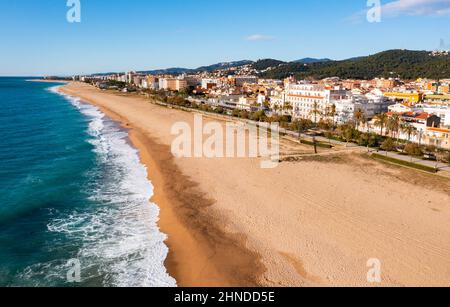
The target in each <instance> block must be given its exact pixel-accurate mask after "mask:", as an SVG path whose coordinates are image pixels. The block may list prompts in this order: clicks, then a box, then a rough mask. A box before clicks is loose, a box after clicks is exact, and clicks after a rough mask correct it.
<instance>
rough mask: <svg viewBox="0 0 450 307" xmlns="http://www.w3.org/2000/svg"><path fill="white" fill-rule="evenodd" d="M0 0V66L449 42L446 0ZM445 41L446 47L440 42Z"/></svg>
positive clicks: (88, 68)
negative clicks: (77, 18)
mask: <svg viewBox="0 0 450 307" xmlns="http://www.w3.org/2000/svg"><path fill="white" fill-rule="evenodd" d="M66 2H67V1H66V0H38V1H37V0H1V1H0V40H1V47H2V48H1V50H2V51H1V55H2V56H1V57H0V75H23V76H25V75H26V76H31V75H53V74H58V75H66V74H83V73H94V72H108V71H125V70H144V69H156V68H167V67H191V68H193V67H198V66H202V65H207V64H213V63H217V62H222V61H235V60H243V59H249V60H257V59H260V58H276V59H281V60H285V61H289V60H296V59H299V58H303V57H329V58H333V59H344V58H349V57H354V56H360V55H367V54H373V53H376V52H379V51H382V50H386V49H393V48H402V49H415V50H424V49H426V50H433V49H436V48H438V47H439V44H440V40H441V39H443V40H444V41H445V42H446V44H449V45H450V0H397V1H393V0H385V1H383V0H382V1H381V3H382V4H383V10H382V20H381V22H380V23H369V22H367V20H366V18H365V14H366V13H365V12H366V11H367V0H339V1H335V0H322V1H317V0H302V1H298V0H279V1H273V0H271V1H269V0H259V1H256V0H255V1H254V0H226V1H225V0H223V1H211V0H207V1H205V0H172V1H152V0H81V23H72V24H71V23H68V22H67V19H66V13H67V11H68V8H67V6H66ZM448 49H450V47H449V48H448Z"/></svg>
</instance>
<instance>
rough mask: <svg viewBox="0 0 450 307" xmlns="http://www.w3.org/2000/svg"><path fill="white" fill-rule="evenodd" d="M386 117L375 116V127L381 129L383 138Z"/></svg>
mask: <svg viewBox="0 0 450 307" xmlns="http://www.w3.org/2000/svg"><path fill="white" fill-rule="evenodd" d="M387 121H388V116H387V114H386V113H381V114H378V115H377V116H375V126H376V127H379V128H381V135H382V136H383V135H384V134H383V131H384V128H385V127H386V124H387Z"/></svg>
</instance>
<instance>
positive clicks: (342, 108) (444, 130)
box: [72, 63, 450, 155]
mask: <svg viewBox="0 0 450 307" xmlns="http://www.w3.org/2000/svg"><path fill="white" fill-rule="evenodd" d="M222 65H223V67H224V68H221V67H220V66H221V65H219V66H218V67H217V69H215V70H213V71H202V72H196V73H192V74H190V73H189V74H188V73H179V74H146V73H136V72H127V73H118V74H105V75H91V76H74V77H72V79H73V80H76V81H82V82H88V83H92V84H94V85H95V86H97V87H98V88H100V89H102V90H117V91H121V92H139V93H142V94H143V95H147V96H152V97H153V98H157V99H159V100H161V101H164V102H168V103H172V104H178V105H182V106H186V107H194V108H196V109H201V110H203V111H209V112H214V113H220V114H226V115H230V116H235V117H241V118H248V119H253V120H257V121H279V122H280V123H281V125H282V126H284V127H286V128H291V129H292V130H295V131H298V130H308V129H311V128H318V129H320V131H333V132H334V134H336V133H337V134H338V135H337V137H340V138H341V139H347V140H348V141H354V142H357V143H359V144H360V145H367V146H377V145H378V146H383V143H385V144H384V145H385V147H386V149H390V150H397V149H398V148H392V147H393V146H394V145H392V144H386V143H390V142H391V141H392V139H393V140H397V144H400V146H398V147H400V149H401V150H402V151H403V150H404V147H405V146H407V144H409V143H412V144H416V145H418V146H427V147H428V148H435V150H438V149H443V150H450V93H449V87H450V79H441V80H431V79H425V78H424V79H422V78H419V79H417V80H402V79H401V78H386V79H385V78H375V79H372V80H353V79H351V80H342V79H340V78H338V77H329V78H325V79H322V80H297V79H296V78H295V77H289V78H286V79H284V80H275V79H264V78H260V77H258V75H260V73H261V71H258V70H256V69H254V66H253V65H251V64H246V63H244V64H243V65H239V64H236V65H237V66H233V65H231V66H232V67H229V65H225V64H222ZM305 65H306V64H305ZM347 126H350V127H351V130H353V133H350V134H353V135H351V136H348V135H349V132H348V131H347V132H346V131H345V127H347ZM358 132H360V133H362V134H363V135H361V134H360V133H358ZM355 134H356V135H355ZM346 135H347V136H346ZM376 136H380V137H381V138H377V137H376ZM386 138H388V140H387V141H386ZM399 142H400V143H399ZM402 142H403V146H402V145H401V143H402ZM412 150H413V151H414V150H415V151H416V152H417V151H420V153H422V154H423V153H424V151H425V150H420V149H418V148H414V149H412ZM435 150H433V151H435ZM428 151H430V150H428ZM419 155H420V154H419Z"/></svg>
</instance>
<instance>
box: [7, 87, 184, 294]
mask: <svg viewBox="0 0 450 307" xmlns="http://www.w3.org/2000/svg"><path fill="white" fill-rule="evenodd" d="M60 85H61V84H58V83H39V82H30V81H29V78H0V286H6V287H28V286H31V287H53V286H57V287H174V286H176V281H175V280H174V279H173V278H172V277H171V276H170V275H169V274H168V272H167V269H166V267H165V266H164V262H165V260H166V257H167V254H168V248H167V246H166V245H165V243H164V241H165V240H166V235H165V234H163V233H162V232H161V231H160V230H159V228H158V219H159V208H158V206H157V204H154V203H151V202H150V201H149V199H150V198H151V197H152V195H153V190H154V188H153V186H152V183H151V182H150V181H149V180H148V178H147V169H146V167H145V166H144V165H143V164H141V162H140V160H139V153H138V151H137V150H136V149H135V148H134V147H133V146H132V145H131V144H130V141H129V139H128V132H127V131H126V130H124V129H123V128H122V127H121V126H120V125H119V124H118V123H116V122H114V121H112V120H111V119H109V118H108V117H106V116H105V115H104V114H103V113H102V112H101V111H100V110H99V109H98V108H96V107H94V106H92V105H90V104H87V103H84V102H83V101H81V100H80V99H78V98H76V97H70V96H67V95H62V94H59V93H58V91H57V88H58V86H60Z"/></svg>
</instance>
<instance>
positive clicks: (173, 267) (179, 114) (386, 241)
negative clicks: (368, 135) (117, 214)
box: [61, 82, 450, 286]
mask: <svg viewBox="0 0 450 307" xmlns="http://www.w3.org/2000/svg"><path fill="white" fill-rule="evenodd" d="M61 91H62V92H64V93H66V94H69V95H72V96H77V97H80V98H81V99H83V100H84V101H86V102H89V103H92V104H94V105H97V106H99V107H100V108H101V109H102V110H103V112H105V114H107V115H108V116H110V117H111V118H113V119H115V120H117V121H119V122H121V123H122V125H123V126H124V127H126V128H128V129H129V131H130V139H131V141H132V143H133V145H134V146H135V147H136V148H138V149H139V150H140V154H141V159H142V162H143V163H144V164H145V165H146V166H147V168H148V176H149V179H150V180H151V181H152V183H153V185H154V186H155V196H154V198H153V199H152V201H153V202H155V203H156V204H158V206H159V207H160V208H161V215H160V223H159V226H160V228H161V230H162V232H164V233H165V234H167V235H168V240H167V245H168V247H169V250H170V253H169V257H168V259H167V261H166V267H167V268H168V270H169V273H170V274H171V275H172V276H173V277H174V278H175V279H176V280H177V282H178V284H179V285H180V286H450V223H449V221H450V181H449V180H447V179H445V178H440V177H437V176H434V175H428V174H425V173H421V172H418V171H414V170H409V169H403V168H399V167H396V166H390V165H386V164H383V163H380V162H376V161H373V160H371V159H370V158H366V157H364V156H362V155H360V154H356V153H341V154H339V155H338V156H337V157H336V158H334V159H326V158H324V159H313V158H311V159H305V160H302V161H292V162H283V163H281V164H280V165H279V166H278V167H277V168H274V169H262V168H261V167H260V163H259V162H260V160H259V159H257V158H241V159H207V158H197V159H196V158H182V159H179V158H175V157H173V155H172V154H171V151H170V146H171V143H172V141H173V140H174V138H175V136H173V135H171V133H170V132H171V127H172V125H173V124H174V123H176V122H180V121H181V122H186V123H189V124H192V123H193V118H194V114H193V113H189V112H183V111H179V110H173V109H168V108H164V107H161V106H157V105H155V104H152V103H150V101H149V100H148V99H146V98H143V97H138V96H131V95H125V94H119V93H112V92H107V91H100V90H98V89H96V88H94V87H92V86H89V85H86V84H82V83H75V82H71V83H69V84H67V85H65V86H63V87H62V88H61ZM222 124H223V123H222ZM282 150H285V151H289V150H295V151H296V152H302V151H308V150H311V149H310V148H309V147H308V146H306V145H292V144H290V143H289V141H287V140H285V141H283V144H282ZM369 259H379V261H380V263H381V272H382V282H381V283H379V284H371V283H369V282H368V280H367V273H368V271H369V269H370V268H368V266H367V263H368V261H369Z"/></svg>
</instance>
